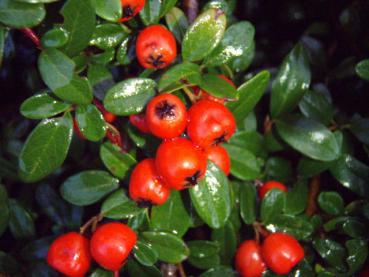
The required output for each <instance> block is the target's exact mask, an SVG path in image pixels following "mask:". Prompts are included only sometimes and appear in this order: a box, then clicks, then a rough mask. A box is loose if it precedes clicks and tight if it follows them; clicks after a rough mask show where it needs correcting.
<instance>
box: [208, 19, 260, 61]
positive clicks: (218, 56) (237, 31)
mask: <svg viewBox="0 0 369 277" xmlns="http://www.w3.org/2000/svg"><path fill="white" fill-rule="evenodd" d="M254 34H255V28H254V26H252V24H251V23H250V22H248V21H241V22H238V23H236V24H233V25H231V26H230V27H229V28H228V29H227V30H226V31H225V33H224V37H223V39H222V40H221V42H220V43H219V44H218V46H217V47H216V48H215V49H214V50H213V51H212V52H211V53H210V55H209V56H208V57H207V58H206V59H205V64H206V65H207V66H220V65H222V64H226V63H231V62H233V61H234V60H235V59H236V58H240V57H242V56H243V55H244V54H245V52H246V51H248V49H249V48H250V47H252V44H253V40H254Z"/></svg>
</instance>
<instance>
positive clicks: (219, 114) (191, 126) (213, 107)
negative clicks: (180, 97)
mask: <svg viewBox="0 0 369 277" xmlns="http://www.w3.org/2000/svg"><path fill="white" fill-rule="evenodd" d="M188 117H189V123H188V126H187V134H188V136H189V137H190V138H191V140H192V141H193V142H194V143H195V144H196V145H199V146H201V147H202V148H207V147H210V146H212V145H218V144H219V143H222V142H224V141H227V140H229V138H230V137H231V136H232V135H233V133H234V132H235V130H236V121H235V119H234V116H233V114H232V113H231V112H230V111H229V110H228V109H227V108H226V107H225V106H224V105H222V104H219V103H217V102H214V101H210V100H200V101H199V102H197V103H195V104H194V105H193V106H192V107H191V108H190V109H189V111H188Z"/></svg>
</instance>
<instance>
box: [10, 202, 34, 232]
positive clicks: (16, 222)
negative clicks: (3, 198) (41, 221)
mask: <svg viewBox="0 0 369 277" xmlns="http://www.w3.org/2000/svg"><path fill="white" fill-rule="evenodd" d="M9 210H10V217H9V229H10V231H11V232H12V234H13V236H14V237H15V238H16V239H25V238H30V237H34V236H35V233H36V230H35V224H34V222H33V218H32V216H31V213H30V212H29V211H28V210H26V209H25V208H24V207H22V206H21V205H20V204H19V203H18V202H17V201H16V200H14V199H10V200H9Z"/></svg>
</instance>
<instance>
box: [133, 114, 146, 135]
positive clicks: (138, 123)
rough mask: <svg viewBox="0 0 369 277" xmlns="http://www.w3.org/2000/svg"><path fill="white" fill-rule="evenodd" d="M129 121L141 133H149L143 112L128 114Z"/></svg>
mask: <svg viewBox="0 0 369 277" xmlns="http://www.w3.org/2000/svg"><path fill="white" fill-rule="evenodd" d="M129 122H131V124H132V125H133V126H135V127H136V128H137V129H138V130H140V131H141V132H142V133H145V134H148V133H150V130H149V127H148V126H147V123H146V115H145V114H142V113H141V114H132V115H130V116H129Z"/></svg>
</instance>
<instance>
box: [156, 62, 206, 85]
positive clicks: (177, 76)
mask: <svg viewBox="0 0 369 277" xmlns="http://www.w3.org/2000/svg"><path fill="white" fill-rule="evenodd" d="M200 74H201V72H200V66H199V65H197V64H194V63H189V62H184V63H181V64H177V65H175V66H172V67H171V68H170V69H169V70H168V71H166V72H165V73H164V74H163V75H162V76H161V78H160V81H159V84H158V87H159V90H161V91H163V90H164V89H165V88H167V87H169V86H170V85H172V84H174V83H176V82H179V81H181V80H187V79H188V78H191V80H194V79H195V80H198V83H200V80H201V76H200Z"/></svg>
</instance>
